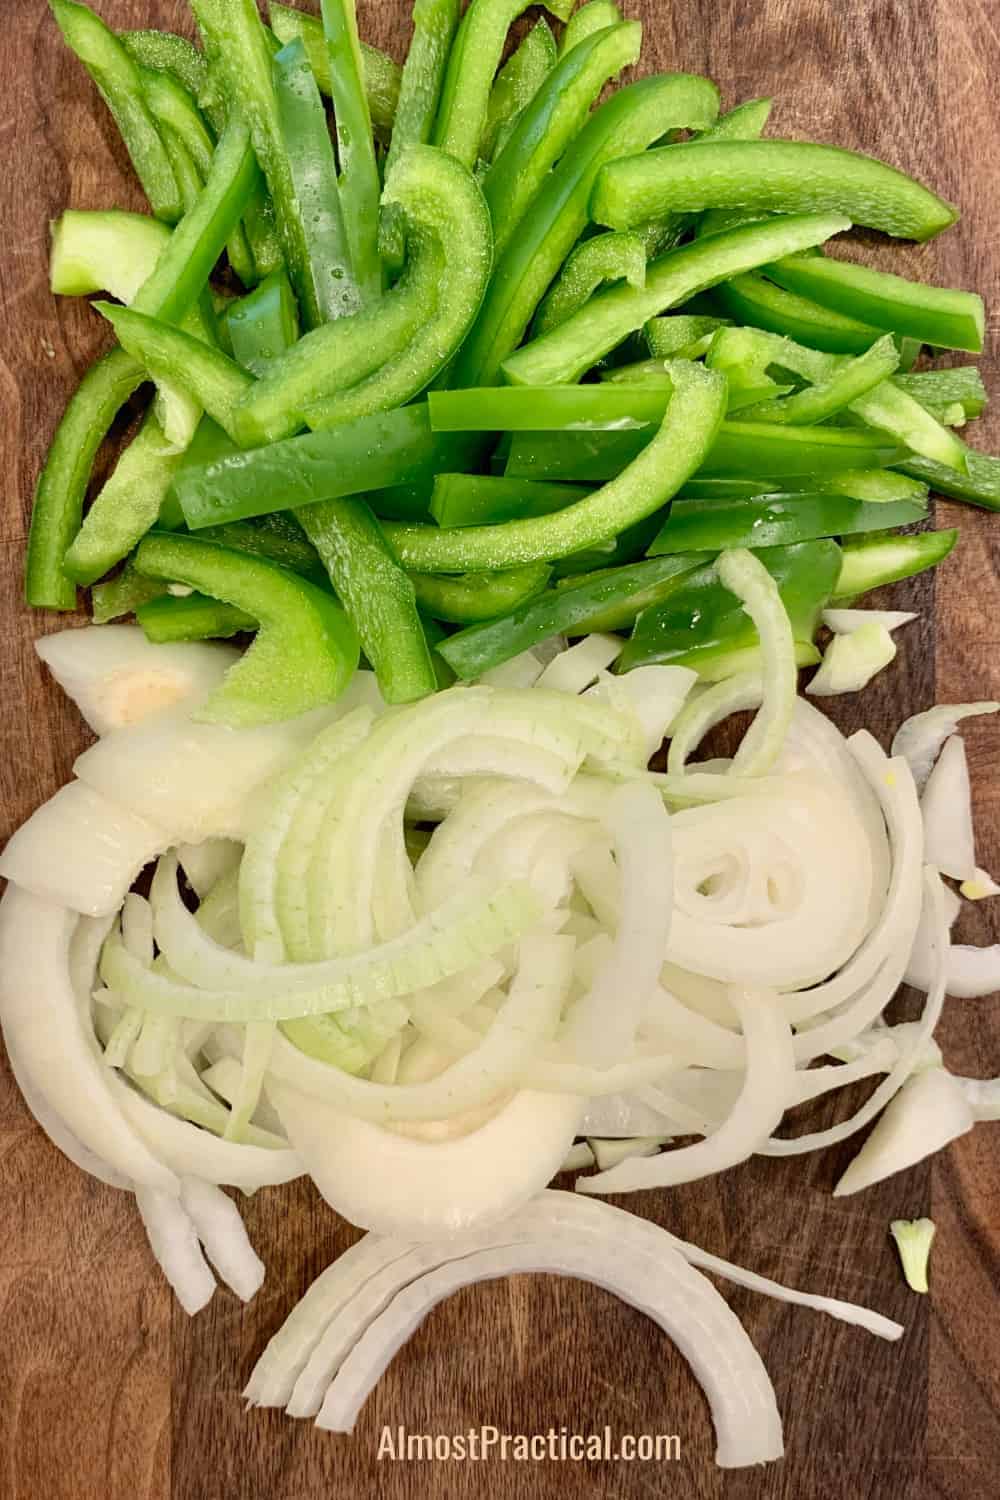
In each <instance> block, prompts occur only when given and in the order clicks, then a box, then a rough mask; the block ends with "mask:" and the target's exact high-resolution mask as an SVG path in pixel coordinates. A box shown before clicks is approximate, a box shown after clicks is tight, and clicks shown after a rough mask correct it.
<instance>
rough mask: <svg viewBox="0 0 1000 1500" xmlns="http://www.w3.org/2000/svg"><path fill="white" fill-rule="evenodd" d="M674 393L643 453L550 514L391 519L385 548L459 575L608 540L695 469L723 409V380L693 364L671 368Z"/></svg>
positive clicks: (412, 564) (427, 568)
mask: <svg viewBox="0 0 1000 1500" xmlns="http://www.w3.org/2000/svg"><path fill="white" fill-rule="evenodd" d="M672 377H673V387H674V389H673V395H672V396H671V399H670V404H669V406H668V407H667V411H666V416H665V417H664V419H663V423H662V425H661V426H660V427H659V429H658V430H657V432H656V436H655V437H654V439H653V441H652V442H651V443H650V445H649V447H648V448H647V449H646V451H645V452H644V453H642V454H640V455H639V457H638V458H637V459H636V460H635V461H634V462H633V463H632V464H631V465H630V466H629V468H627V469H626V470H625V471H624V472H623V473H622V474H620V475H619V476H618V478H617V479H614V480H612V481H611V482H610V483H609V484H607V485H605V486H604V487H603V488H602V489H600V490H597V491H595V492H594V493H593V494H592V495H588V496H587V497H586V498H585V499H583V500H578V501H576V502H575V503H574V504H573V505H569V506H567V507H566V508H565V509H564V510H561V511H557V512H555V513H554V514H552V515H548V516H535V517H532V518H530V519H526V520H520V521H508V522H506V523H505V524H504V525H500V526H460V527H458V526H456V527H449V528H448V529H447V530H443V529H441V528H437V527H431V526H407V525H403V524H392V523H389V524H387V525H386V527H385V532H386V535H387V536H388V538H389V542H390V545H391V546H392V548H393V550H394V551H395V553H396V555H397V556H398V557H399V560H400V562H401V563H402V564H403V566H404V567H407V568H415V569H418V570H419V571H421V572H431V573H458V572H467V571H476V572H478V571H480V570H483V569H490V568H509V567H513V566H515V565H516V564H518V563H525V562H538V561H549V560H551V559H553V558H557V557H566V556H568V555H569V554H570V553H573V552H579V551H581V550H582V549H583V548H584V547H590V546H593V545H594V543H596V542H602V541H606V540H607V539H608V538H610V537H613V536H616V535H617V534H618V533H619V532H621V531H624V530H625V528H626V527H629V526H633V525H635V523H636V522H637V521H641V520H642V519H643V518H644V517H646V516H648V515H651V514H652V513H653V512H654V511H656V510H658V509H659V508H660V506H661V505H663V504H665V503H666V501H667V500H669V499H670V497H671V495H673V494H674V493H675V491H676V490H678V489H679V488H680V486H681V485H682V484H683V483H684V482H685V480H686V479H688V478H689V477H690V476H691V475H692V474H693V473H695V472H696V470H697V469H698V468H700V467H701V464H702V462H703V460H704V457H705V454H706V453H707V452H708V450H709V448H710V447H711V445H712V442H713V440H714V438H715V435H716V433H717V432H718V429H719V426H720V424H721V422H722V417H723V413H724V411H725V400H726V391H725V382H724V381H723V380H722V379H721V378H720V377H719V376H716V375H714V374H713V373H712V372H711V371H709V370H705V369H703V368H702V366H700V365H697V364H686V363H685V364H678V365H677V366H675V367H674V368H673V369H672Z"/></svg>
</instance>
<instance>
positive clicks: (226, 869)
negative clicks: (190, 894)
mask: <svg viewBox="0 0 1000 1500" xmlns="http://www.w3.org/2000/svg"><path fill="white" fill-rule="evenodd" d="M242 857H243V845H242V844H238V843H236V841H235V839H206V840H205V842H204V843H202V844H182V845H181V846H180V848H179V849H178V850H177V859H178V862H179V863H180V867H181V869H182V870H183V871H184V878H185V880H186V881H187V883H188V885H189V886H190V887H191V889H192V890H193V891H194V893H195V895H196V896H197V897H198V900H199V901H204V899H205V897H206V896H207V895H208V894H209V892H210V891H212V890H214V888H215V887H216V886H217V885H218V883H219V881H220V880H222V879H223V878H224V877H225V876H227V875H232V874H233V872H234V871H235V870H236V869H237V868H238V866H239V863H240V860H241V859H242Z"/></svg>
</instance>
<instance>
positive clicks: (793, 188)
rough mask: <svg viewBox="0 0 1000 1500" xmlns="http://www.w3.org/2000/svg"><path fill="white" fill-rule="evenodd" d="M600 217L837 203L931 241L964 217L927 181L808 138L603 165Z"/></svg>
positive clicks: (874, 224)
mask: <svg viewBox="0 0 1000 1500" xmlns="http://www.w3.org/2000/svg"><path fill="white" fill-rule="evenodd" d="M591 208H592V211H593V216H594V218H595V220H596V221H597V222H598V223H599V224H608V225H610V227H611V228H612V229H631V228H633V227H634V226H635V225H636V224H642V223H645V221H646V220H647V219H652V218H655V217H656V216H657V215H660V214H664V213H668V212H671V211H676V210H678V209H681V210H684V209H687V210H692V209H697V210H703V209H706V208H745V209H750V210H752V211H753V212H761V211H763V212H772V213H809V212H812V213H822V212H831V211H837V212H839V213H843V214H845V215H846V216H847V217H849V218H850V219H851V220H852V221H853V222H854V223H856V224H864V225H866V226H867V227H868V228H869V229H881V230H884V231H885V233H886V234H893V235H898V236H900V237H902V238H904V239H913V240H928V239H930V238H931V237H932V235H935V234H940V232H941V230H942V229H947V228H948V227H949V225H951V224H954V222H955V220H956V219H957V218H958V212H957V210H956V209H954V208H952V206H951V204H950V203H945V201H944V200H943V199H942V198H939V197H938V195H937V194H936V193H932V192H931V191H930V189H929V188H926V187H924V186H923V185H922V184H921V183H919V182H916V181H915V180H914V179H913V178H912V177H908V176H907V175H906V173H905V172H899V171H897V170H896V168H895V167H890V166H888V165H887V164H886V163H885V162H881V161H876V160H875V158H874V157H871V156H863V155H862V154H861V153H860V152H857V151H845V150H843V149H842V148H841V147H839V146H821V145H816V144H815V143H813V142H809V141H775V140H768V141H706V142H700V141H697V142H692V141H685V142H682V143H681V144H679V145H674V146H663V147H660V148H659V149H658V150H655V151H647V152H646V153H645V154H644V155H642V156H630V157H625V158H622V159H619V160H616V161H614V162H609V163H608V164H607V165H606V166H605V167H603V168H602V170H601V174H600V176H599V177H598V179H597V182H596V183H595V185H594V195H593V200H592V204H591Z"/></svg>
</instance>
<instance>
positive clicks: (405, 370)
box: [236, 146, 491, 446]
mask: <svg viewBox="0 0 1000 1500" xmlns="http://www.w3.org/2000/svg"><path fill="white" fill-rule="evenodd" d="M383 202H384V203H385V204H387V205H391V206H394V207H396V208H398V210H399V212H400V215H401V217H402V220H403V222H404V223H405V225H406V228H407V236H408V244H409V247H410V254H409V257H408V261H407V269H406V271H405V273H404V275H403V277H402V278H401V280H400V281H399V282H398V283H397V284H396V286H395V287H394V288H393V289H392V291H391V292H389V293H388V294H387V295H386V296H384V297H383V298H382V299H381V300H380V301H379V303H378V304H377V305H375V306H372V307H363V308H362V309H361V311H360V312H358V313H356V314H355V315H354V316H353V317H351V318H341V319H339V320H338V322H337V323H335V324H330V325H328V326H327V327H325V328H322V329H316V330H314V331H313V332H312V333H311V334H309V335H307V336H306V337H305V338H303V339H301V340H300V341H299V343H298V344H296V345H295V347H294V348H293V349H290V350H289V351H288V353H287V354H286V355H285V356H283V358H281V359H280V360H278V361H276V362H275V364H274V365H273V366H272V368H271V370H270V371H269V372H268V374H267V376H266V377H265V378H264V379H263V380H261V381H260V382H259V384H258V385H257V386H256V387H254V389H253V390H252V391H251V392H250V393H249V394H248V396H247V400H246V402H245V403H244V405H243V407H242V408H241V410H240V411H239V412H238V414H237V418H236V421H237V432H238V436H239V440H240V441H241V442H242V443H243V444H244V445H245V446H248V445H250V444H253V443H260V442H266V441H277V440H278V439H280V438H283V437H287V436H290V435H291V433H292V432H294V431H296V429H297V428H298V427H300V426H301V425H302V416H305V417H306V419H307V420H308V422H309V425H310V426H312V427H325V426H334V425H337V424H340V423H342V422H348V421H353V420H354V419H355V418H357V417H361V416H365V415H367V414H369V413H370V412H372V411H377V410H381V409H388V408H389V407H392V406H401V405H403V403H404V402H406V401H408V400H410V399H411V398H412V397H413V396H415V395H417V394H418V393H419V391H420V390H422V389H423V387H424V386H426V385H427V384H429V382H430V381H431V380H433V378H434V376H435V375H436V374H437V373H438V371H439V370H440V369H441V367H442V365H443V364H445V363H446V362H447V360H448V359H449V358H450V356H451V355H452V354H453V353H454V351H455V349H456V348H457V347H458V344H459V343H460V341H461V339H462V337H463V336H464V333H465V331H466V330H467V329H468V327H469V325H470V323H471V322H472V319H473V318H474V316H475V313H476V310H477V308H478V307H479V304H480V301H481V299H482V296H483V291H484V289H485V286H486V283H487V280H488V277H489V271H490V265H491V237H490V223H489V214H488V213H487V211H486V206H485V204H484V202H483V197H482V193H481V192H480V191H479V188H478V187H477V186H476V183H475V181H474V180H473V178H472V176H471V174H470V173H469V172H467V171H466V170H465V168H464V167H462V166H461V165H460V164H459V163H458V162H456V161H454V160H453V159H452V158H451V157H449V156H446V155H445V154H444V153H443V152H441V151H438V150H436V149H435V148H433V147H430V146H412V147H411V148H410V150H409V151H407V152H406V153H405V154H404V155H403V156H402V157H401V158H400V160H399V163H398V165H397V166H396V167H395V169H394V170H393V173H392V176H391V177H390V178H389V180H388V181H387V182H386V185H385V191H384V194H383ZM456 247H460V249H457V248H456ZM326 398H330V399H329V400H328V401H327V400H326Z"/></svg>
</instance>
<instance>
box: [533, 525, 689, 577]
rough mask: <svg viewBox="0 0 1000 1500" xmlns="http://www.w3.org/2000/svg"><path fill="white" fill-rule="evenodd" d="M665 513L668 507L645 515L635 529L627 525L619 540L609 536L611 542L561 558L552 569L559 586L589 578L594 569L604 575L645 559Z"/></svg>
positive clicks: (616, 537) (618, 536) (597, 543)
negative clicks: (605, 572)
mask: <svg viewBox="0 0 1000 1500" xmlns="http://www.w3.org/2000/svg"><path fill="white" fill-rule="evenodd" d="M665 514H666V507H664V506H661V507H660V509H659V510H655V511H653V513H652V515H649V516H645V517H644V518H643V519H642V520H641V521H637V522H636V523H635V525H634V526H626V528H625V530H624V531H620V532H619V533H618V535H617V536H615V537H609V538H608V540H607V541H604V542H596V543H595V544H594V545H593V546H592V547H583V548H582V549H581V550H580V551H579V552H571V553H570V554H569V556H568V557H557V558H556V559H555V561H554V563H553V569H552V570H553V572H554V574H555V576H556V580H557V585H556V586H557V587H560V588H561V587H562V586H563V585H564V583H565V584H569V583H571V582H573V581H574V580H576V579H579V578H580V577H583V576H586V577H589V576H590V574H591V573H592V572H593V571H594V569H599V570H600V571H602V572H603V571H605V570H606V569H608V568H619V567H623V566H624V565H625V564H626V563H634V562H637V561H638V560H639V558H640V557H645V555H646V549H647V548H648V546H649V544H650V542H651V541H652V540H653V538H654V536H655V535H656V533H657V531H658V530H659V528H660V522H661V521H662V519H663V517H664V515H665Z"/></svg>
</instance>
